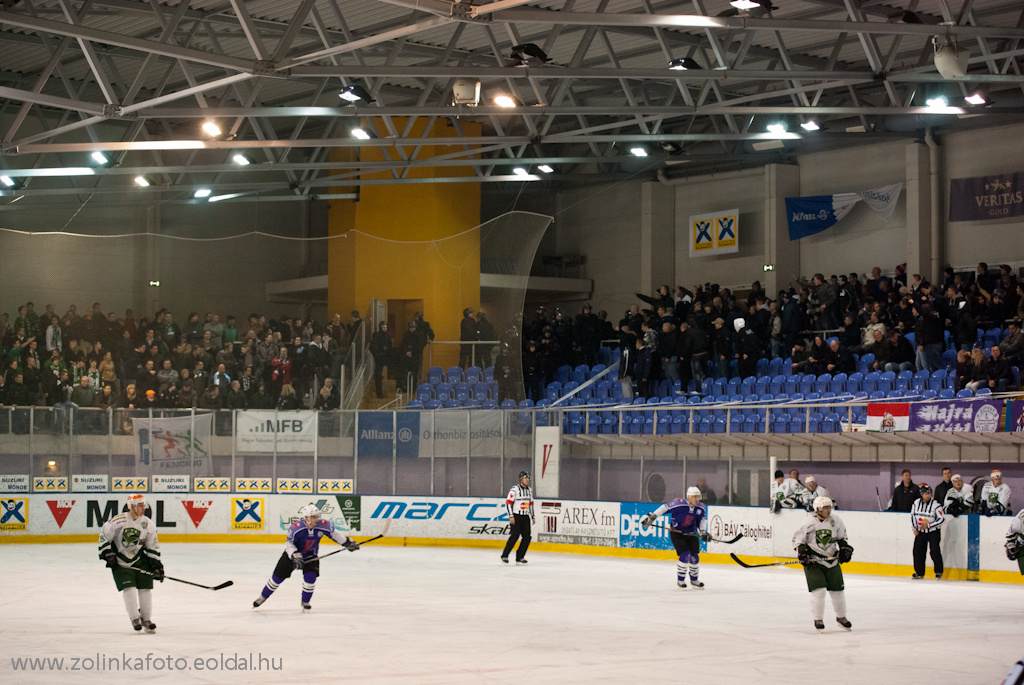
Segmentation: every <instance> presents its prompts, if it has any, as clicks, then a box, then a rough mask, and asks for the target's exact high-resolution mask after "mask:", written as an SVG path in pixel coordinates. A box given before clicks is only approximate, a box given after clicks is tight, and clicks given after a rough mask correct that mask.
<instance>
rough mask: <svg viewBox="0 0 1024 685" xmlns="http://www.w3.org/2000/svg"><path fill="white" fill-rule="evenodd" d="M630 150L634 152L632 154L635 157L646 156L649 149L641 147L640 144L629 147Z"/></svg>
mask: <svg viewBox="0 0 1024 685" xmlns="http://www.w3.org/2000/svg"><path fill="white" fill-rule="evenodd" d="M629 151H630V153H632V155H633V156H634V157H646V156H647V149H646V148H643V147H640V146H639V145H638V146H636V147H631V148H629Z"/></svg>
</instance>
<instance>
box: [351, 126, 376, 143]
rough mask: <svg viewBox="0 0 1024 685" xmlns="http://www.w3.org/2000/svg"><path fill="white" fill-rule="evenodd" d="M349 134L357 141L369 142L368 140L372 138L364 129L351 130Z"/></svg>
mask: <svg viewBox="0 0 1024 685" xmlns="http://www.w3.org/2000/svg"><path fill="white" fill-rule="evenodd" d="M349 133H351V134H352V137H353V138H358V139H359V140H369V139H370V138H372V137H373V136H372V135H370V133H369V132H368V131H367V130H366V129H364V128H354V129H352V130H351V131H349Z"/></svg>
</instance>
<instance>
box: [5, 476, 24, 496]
mask: <svg viewBox="0 0 1024 685" xmlns="http://www.w3.org/2000/svg"><path fill="white" fill-rule="evenodd" d="M28 483H29V477H28V476H27V475H20V476H14V475H7V474H5V475H2V476H0V492H28Z"/></svg>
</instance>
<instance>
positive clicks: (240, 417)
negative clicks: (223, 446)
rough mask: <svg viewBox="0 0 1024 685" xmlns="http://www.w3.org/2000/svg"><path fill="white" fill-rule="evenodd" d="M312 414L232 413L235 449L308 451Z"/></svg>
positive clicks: (311, 440) (311, 439)
mask: <svg viewBox="0 0 1024 685" xmlns="http://www.w3.org/2000/svg"><path fill="white" fill-rule="evenodd" d="M316 416H317V415H316V412H315V411H281V412H277V411H261V410H254V409H248V410H246V411H237V412H235V421H236V423H235V426H236V431H235V447H236V449H237V450H238V451H239V452H274V450H275V449H276V450H277V452H278V453H282V452H293V453H294V452H308V453H312V452H313V450H314V447H315V443H316Z"/></svg>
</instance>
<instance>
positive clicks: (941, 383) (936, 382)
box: [928, 369, 949, 392]
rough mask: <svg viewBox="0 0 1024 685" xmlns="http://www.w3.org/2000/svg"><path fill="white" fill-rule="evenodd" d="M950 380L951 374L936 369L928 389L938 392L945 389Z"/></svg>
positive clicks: (929, 381) (929, 379) (929, 380)
mask: <svg viewBox="0 0 1024 685" xmlns="http://www.w3.org/2000/svg"><path fill="white" fill-rule="evenodd" d="M948 379H949V374H948V373H947V372H946V370H945V369H936V370H935V371H933V372H932V375H931V377H929V378H928V389H929V390H934V391H936V392H938V391H940V390H943V389H945V387H946V382H947V381H948Z"/></svg>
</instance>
